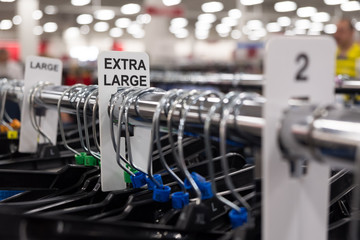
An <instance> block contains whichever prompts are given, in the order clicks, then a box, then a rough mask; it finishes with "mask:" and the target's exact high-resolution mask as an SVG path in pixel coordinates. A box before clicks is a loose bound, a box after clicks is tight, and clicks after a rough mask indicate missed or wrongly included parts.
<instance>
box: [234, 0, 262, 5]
mask: <svg viewBox="0 0 360 240" xmlns="http://www.w3.org/2000/svg"><path fill="white" fill-rule="evenodd" d="M263 2H264V0H240V3H241V4H242V5H245V6H250V5H256V4H261V3H263Z"/></svg>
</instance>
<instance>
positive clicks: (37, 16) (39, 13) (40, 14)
mask: <svg viewBox="0 0 360 240" xmlns="http://www.w3.org/2000/svg"><path fill="white" fill-rule="evenodd" d="M42 17H43V12H42V11H41V10H35V11H33V13H32V18H33V19H34V20H40V19H41V18H42Z"/></svg>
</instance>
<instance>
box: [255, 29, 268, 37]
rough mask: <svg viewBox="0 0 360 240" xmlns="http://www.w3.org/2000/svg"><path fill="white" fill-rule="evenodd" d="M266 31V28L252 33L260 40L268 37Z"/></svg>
mask: <svg viewBox="0 0 360 240" xmlns="http://www.w3.org/2000/svg"><path fill="white" fill-rule="evenodd" d="M266 34H267V33H266V30H265V29H264V28H259V29H256V30H254V31H252V33H251V35H255V36H257V37H259V38H262V37H265V36H266Z"/></svg>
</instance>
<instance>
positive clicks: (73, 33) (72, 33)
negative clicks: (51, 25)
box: [64, 27, 80, 40]
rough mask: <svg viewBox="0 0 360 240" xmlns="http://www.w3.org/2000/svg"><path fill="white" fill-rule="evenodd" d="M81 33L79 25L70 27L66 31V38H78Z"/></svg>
mask: <svg viewBox="0 0 360 240" xmlns="http://www.w3.org/2000/svg"><path fill="white" fill-rule="evenodd" d="M79 35H80V29H79V28H78V27H69V28H68V29H66V30H65V31H64V38H65V39H67V40H71V39H76V38H78V37H79Z"/></svg>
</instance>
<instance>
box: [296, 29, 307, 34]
mask: <svg viewBox="0 0 360 240" xmlns="http://www.w3.org/2000/svg"><path fill="white" fill-rule="evenodd" d="M294 32H295V34H296V35H305V34H306V29H303V28H295V29H294Z"/></svg>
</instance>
